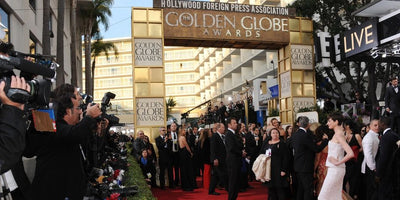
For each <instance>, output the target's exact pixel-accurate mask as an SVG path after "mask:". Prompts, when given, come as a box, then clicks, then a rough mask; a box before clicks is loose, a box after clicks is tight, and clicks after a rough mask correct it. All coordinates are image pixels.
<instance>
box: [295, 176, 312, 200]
mask: <svg viewBox="0 0 400 200" xmlns="http://www.w3.org/2000/svg"><path fill="white" fill-rule="evenodd" d="M296 176H297V180H298V184H297V198H296V199H297V200H310V199H314V195H313V173H312V172H310V173H304V172H297V173H296Z"/></svg>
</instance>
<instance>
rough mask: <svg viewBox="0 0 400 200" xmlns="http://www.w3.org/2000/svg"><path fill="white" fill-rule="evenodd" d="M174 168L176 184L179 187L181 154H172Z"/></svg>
mask: <svg viewBox="0 0 400 200" xmlns="http://www.w3.org/2000/svg"><path fill="white" fill-rule="evenodd" d="M172 166H173V167H174V171H175V176H174V179H173V180H174V184H175V185H179V180H180V178H179V177H180V175H179V168H180V164H179V152H174V153H172Z"/></svg>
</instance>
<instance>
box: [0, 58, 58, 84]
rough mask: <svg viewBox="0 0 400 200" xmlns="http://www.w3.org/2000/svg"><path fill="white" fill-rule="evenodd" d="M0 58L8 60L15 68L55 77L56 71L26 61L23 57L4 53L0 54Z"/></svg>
mask: <svg viewBox="0 0 400 200" xmlns="http://www.w3.org/2000/svg"><path fill="white" fill-rule="evenodd" d="M0 59H1V60H4V61H7V62H9V63H10V64H11V65H14V66H15V68H17V69H19V70H21V71H24V72H28V73H31V74H35V75H42V76H45V77H47V78H55V75H56V72H55V71H54V70H52V69H49V68H47V67H45V66H44V65H41V64H37V63H33V62H30V61H27V60H25V59H21V58H17V57H11V56H10V57H7V56H4V55H0Z"/></svg>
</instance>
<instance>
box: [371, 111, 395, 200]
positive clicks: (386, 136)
mask: <svg viewBox="0 0 400 200" xmlns="http://www.w3.org/2000/svg"><path fill="white" fill-rule="evenodd" d="M391 120H392V119H391V118H382V119H380V120H379V129H380V130H381V131H383V135H382V137H381V140H380V142H379V149H378V155H377V162H376V176H377V180H378V181H379V185H378V199H379V200H394V199H398V197H396V198H394V197H393V196H392V195H393V181H394V179H395V178H396V177H394V174H393V173H392V167H393V163H391V162H392V161H391V158H392V155H393V153H394V152H395V151H396V149H397V148H398V146H397V144H396V142H397V141H399V140H400V137H399V136H398V135H397V134H396V133H395V132H394V131H393V130H392V129H391V128H390V124H391Z"/></svg>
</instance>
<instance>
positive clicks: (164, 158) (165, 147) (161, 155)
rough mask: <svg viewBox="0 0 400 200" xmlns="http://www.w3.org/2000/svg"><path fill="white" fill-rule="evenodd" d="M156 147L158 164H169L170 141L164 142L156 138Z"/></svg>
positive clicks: (159, 137)
mask: <svg viewBox="0 0 400 200" xmlns="http://www.w3.org/2000/svg"><path fill="white" fill-rule="evenodd" d="M156 146H157V149H158V162H159V163H160V164H168V163H169V162H170V160H171V159H170V158H171V153H172V141H171V140H170V139H168V140H167V142H165V140H164V139H163V138H162V137H161V135H160V136H158V137H157V138H156Z"/></svg>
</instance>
